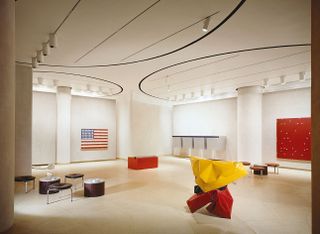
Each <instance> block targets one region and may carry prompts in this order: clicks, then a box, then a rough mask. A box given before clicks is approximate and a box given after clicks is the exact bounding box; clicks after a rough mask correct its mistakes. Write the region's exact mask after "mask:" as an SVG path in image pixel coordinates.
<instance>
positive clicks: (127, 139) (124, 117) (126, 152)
mask: <svg viewBox="0 0 320 234" xmlns="http://www.w3.org/2000/svg"><path fill="white" fill-rule="evenodd" d="M131 101H132V100H131V93H126V94H122V95H121V96H120V97H118V98H117V102H116V105H117V157H119V158H125V159H126V158H128V156H130V155H131Z"/></svg>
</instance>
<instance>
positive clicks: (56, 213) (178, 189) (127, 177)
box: [8, 157, 311, 234]
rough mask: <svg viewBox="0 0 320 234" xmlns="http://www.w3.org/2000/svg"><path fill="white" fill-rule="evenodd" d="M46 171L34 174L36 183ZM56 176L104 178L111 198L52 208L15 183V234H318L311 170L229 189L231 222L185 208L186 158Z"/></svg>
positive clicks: (113, 164)
mask: <svg viewBox="0 0 320 234" xmlns="http://www.w3.org/2000/svg"><path fill="white" fill-rule="evenodd" d="M46 172H47V171H35V170H34V171H33V173H34V175H36V176H37V178H39V177H42V176H45V174H46ZM51 172H53V173H54V175H58V176H61V177H63V175H64V174H66V173H72V172H82V173H84V174H85V176H86V178H90V177H100V178H104V179H105V180H106V195H105V196H102V197H97V198H85V197H83V190H79V191H77V192H76V198H75V201H74V202H72V203H71V202H70V200H63V201H60V202H56V203H52V204H49V205H46V196H45V195H40V194H38V185H37V187H36V190H34V191H31V192H29V193H27V194H25V193H24V192H23V186H22V185H18V184H16V195H15V224H14V226H13V228H12V229H11V230H10V231H9V232H8V233H19V234H22V233H33V234H37V233H68V234H72V233H76V234H80V233H201V234H205V233H245V234H247V233H272V234H275V233H281V234H283V233H290V234H292V233H303V234H305V233H311V195H310V194H311V175H310V172H306V171H296V170H288V169H280V174H279V175H275V174H273V173H269V175H268V176H263V177H262V176H254V175H251V174H249V175H248V176H247V177H245V178H243V179H240V180H238V181H237V182H236V184H230V185H229V188H230V190H231V193H232V195H233V198H234V205H233V213H232V219H231V220H229V219H222V218H218V217H214V216H210V215H209V214H208V213H207V212H206V210H205V209H202V210H199V211H198V212H196V213H194V214H192V213H190V212H189V211H188V208H187V206H186V203H185V202H186V200H187V199H188V198H189V197H190V196H191V195H192V193H193V185H194V182H193V175H192V172H191V169H190V164H189V161H188V160H187V159H181V158H175V157H162V158H161V159H160V162H159V168H157V169H148V170H139V171H136V170H128V169H127V161H125V160H115V161H105V162H92V163H80V164H71V165H63V166H58V167H56V168H55V169H54V170H52V171H51ZM55 196H56V195H55ZM53 198H54V197H53Z"/></svg>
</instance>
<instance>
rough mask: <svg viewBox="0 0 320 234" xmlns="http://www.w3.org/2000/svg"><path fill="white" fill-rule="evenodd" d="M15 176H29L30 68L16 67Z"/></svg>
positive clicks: (30, 137)
mask: <svg viewBox="0 0 320 234" xmlns="http://www.w3.org/2000/svg"><path fill="white" fill-rule="evenodd" d="M15 102H16V108H15V111H16V116H15V121H16V124H15V125H16V129H15V139H16V141H15V142H16V145H15V155H16V157H15V159H16V160H15V162H16V163H15V175H16V176H21V175H31V167H32V68H31V67H27V66H21V65H16V100H15Z"/></svg>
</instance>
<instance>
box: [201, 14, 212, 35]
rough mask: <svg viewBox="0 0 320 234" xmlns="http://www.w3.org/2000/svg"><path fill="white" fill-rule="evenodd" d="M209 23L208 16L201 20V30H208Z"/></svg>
mask: <svg viewBox="0 0 320 234" xmlns="http://www.w3.org/2000/svg"><path fill="white" fill-rule="evenodd" d="M209 23H210V17H207V18H206V19H205V20H204V22H203V27H202V31H203V32H208V26H209Z"/></svg>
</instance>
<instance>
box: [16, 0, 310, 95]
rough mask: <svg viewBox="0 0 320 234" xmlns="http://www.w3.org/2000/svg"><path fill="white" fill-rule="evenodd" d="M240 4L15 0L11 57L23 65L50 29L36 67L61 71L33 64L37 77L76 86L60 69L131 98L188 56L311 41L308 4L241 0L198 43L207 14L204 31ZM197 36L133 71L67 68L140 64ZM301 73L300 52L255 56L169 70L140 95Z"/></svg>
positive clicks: (304, 69) (304, 54)
mask: <svg viewBox="0 0 320 234" xmlns="http://www.w3.org/2000/svg"><path fill="white" fill-rule="evenodd" d="M243 2H244V1H243ZM240 3H241V1H239V0H238V1H235V0H197V1H194V0H175V1H172V0H153V1H150V0H137V1H129V0H108V1H107V0H90V1H88V0H64V1H50V0H28V1H26V0H20V1H18V2H16V60H17V61H20V62H21V61H22V62H30V61H31V57H32V56H35V52H36V51H37V50H41V44H42V43H43V42H46V41H47V40H48V36H49V33H52V32H55V31H57V33H56V36H57V38H58V47H57V48H55V49H52V50H51V53H50V55H49V56H46V57H45V61H44V64H60V65H64V66H63V67H48V66H39V67H38V68H37V69H36V70H35V71H38V72H37V73H35V78H37V76H38V75H39V74H40V73H39V72H40V71H41V70H45V71H51V73H50V74H49V73H48V72H47V73H45V72H42V73H41V78H43V79H51V80H58V81H59V82H62V83H63V82H64V83H65V82H67V81H68V80H69V81H70V83H72V82H75V80H74V79H73V78H72V77H71V76H70V75H68V76H64V77H63V78H62V76H61V74H62V73H61V72H65V73H66V72H67V73H75V74H81V75H86V76H88V77H99V78H101V79H106V80H109V81H112V82H114V83H116V84H119V85H120V86H123V88H124V91H129V90H138V83H139V82H140V81H141V79H143V78H144V77H146V76H147V75H148V74H151V73H153V72H154V71H156V70H159V69H161V68H164V67H167V66H170V65H172V64H176V63H179V62H182V61H186V60H190V59H193V58H198V57H202V56H207V55H212V54H219V53H223V52H227V51H237V50H241V49H245V48H254V47H265V46H277V45H289V44H301V43H310V1H300V0H282V1H276V0H270V1H246V2H245V3H244V4H243V5H241V7H239V9H238V11H236V12H235V14H234V15H232V17H231V18H230V19H228V21H226V22H225V23H224V24H223V25H222V26H221V27H220V28H218V29H217V30H215V31H214V32H213V33H211V34H208V35H207V37H205V33H204V32H203V31H202V26H203V22H204V20H205V18H206V17H208V16H211V17H210V23H209V31H210V30H212V29H214V28H215V27H216V26H218V25H219V24H220V23H221V22H222V21H223V20H224V19H225V18H226V17H227V16H228V15H229V14H230V13H231V12H232V11H233V10H234V9H235V8H236V7H237V6H239V4H240ZM57 29H58V30H57ZM202 37H203V39H202V40H200V41H198V42H197V43H195V44H193V45H190V46H189V47H187V48H184V49H183V50H180V51H177V52H176V53H174V54H170V55H168V56H165V57H160V58H157V59H154V60H151V61H146V62H141V63H138V64H131V65H125V66H119V67H83V68H81V67H65V66H88V65H89V66H90V65H99V64H110V63H111V64H113V63H126V62H130V61H134V60H140V59H145V58H149V57H154V56H158V55H161V54H164V53H168V52H170V51H172V50H175V49H177V48H180V47H182V46H184V45H187V44H189V43H190V42H193V41H195V40H197V39H198V38H202ZM309 71H310V52H309V48H308V47H303V48H302V47H299V48H283V49H273V50H263V51H256V52H254V51H253V52H247V53H241V54H239V53H238V54H237V53H234V54H230V55H226V56H220V57H214V58H209V59H203V60H201V61H200V60H199V61H194V62H193V63H188V64H184V65H181V66H174V67H171V68H170V69H166V70H165V71H162V72H159V73H157V74H156V75H155V76H153V77H150V78H148V80H146V81H145V82H144V84H143V88H144V89H145V91H147V92H148V93H149V94H151V95H153V96H157V97H160V98H165V99H166V98H169V99H171V100H174V99H177V96H179V95H180V96H181V97H183V96H188V95H192V93H195V92H201V90H212V88H214V89H216V90H218V89H220V91H221V92H227V90H234V88H235V87H239V86H242V85H245V84H262V83H263V82H265V81H264V80H265V79H266V78H268V79H269V80H270V82H271V83H272V82H274V83H277V82H278V83H279V79H280V76H281V77H286V79H287V81H288V82H291V81H292V80H294V79H296V77H299V74H301V73H306V74H308V72H309ZM52 72H60V75H57V73H56V75H54V74H52ZM292 77H295V78H292ZM82 78H84V80H81V82H83V83H86V84H87V85H91V86H92V87H94V88H93V89H99V86H100V85H101V84H97V82H96V81H94V80H92V79H86V78H85V77H82ZM290 79H292V80H290ZM275 80H278V81H277V82H276V81H275ZM288 82H287V83H288ZM302 83H303V82H300V84H302ZM168 85H169V90H170V91H169V92H168ZM302 86H305V84H303V85H302ZM302 86H301V87H302ZM283 87H284V86H283ZM114 90H116V88H115V89H114ZM202 92H205V91H202Z"/></svg>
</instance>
